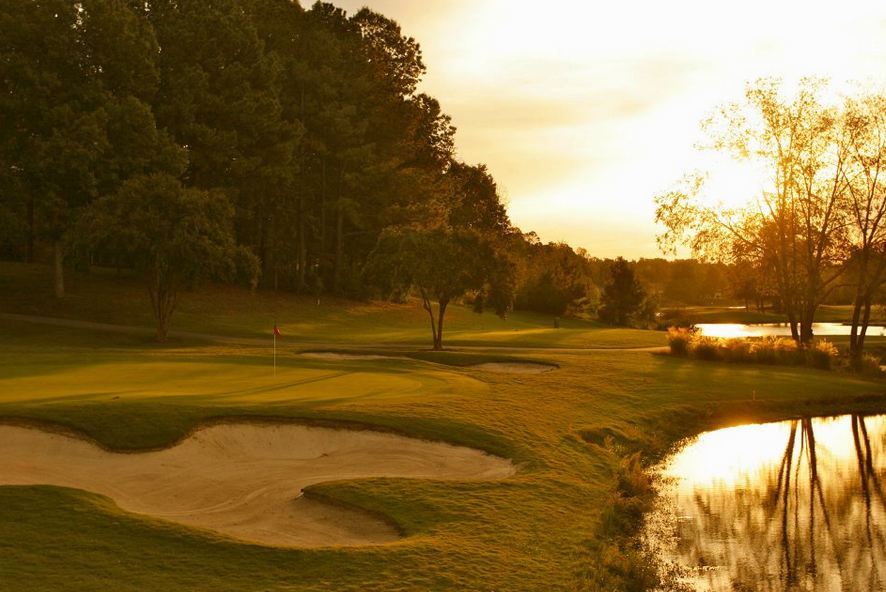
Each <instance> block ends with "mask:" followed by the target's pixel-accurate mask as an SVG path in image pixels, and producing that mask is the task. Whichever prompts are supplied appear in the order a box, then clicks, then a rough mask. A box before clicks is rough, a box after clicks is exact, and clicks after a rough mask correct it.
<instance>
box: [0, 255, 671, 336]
mask: <svg viewBox="0 0 886 592" xmlns="http://www.w3.org/2000/svg"><path fill="white" fill-rule="evenodd" d="M66 289H67V296H66V297H65V298H64V299H62V300H57V299H55V297H54V296H53V293H52V275H51V269H50V268H49V267H47V266H41V265H26V264H21V263H8V262H0V312H5V313H14V314H28V315H43V316H49V317H59V318H65V319H78V320H86V321H94V322H101V323H111V324H117V325H129V326H139V327H152V326H153V320H152V318H151V315H150V305H149V304H148V300H147V295H146V294H145V293H144V291H143V289H142V287H141V284H140V283H139V281H138V280H137V278H133V277H129V276H127V275H126V274H122V275H118V274H117V273H115V272H114V271H113V270H107V269H94V270H93V271H92V272H91V273H89V274H83V273H76V272H70V273H68V275H67V277H66ZM275 322H276V323H277V324H278V326H279V327H280V330H281V331H282V333H283V338H282V339H281V341H280V343H281V344H283V345H284V346H285V347H303V348H307V347H311V346H312V345H317V344H331V345H336V344H338V345H343V344H347V345H359V346H378V345H382V346H392V347H396V346H398V345H399V346H403V345H408V346H410V347H429V346H430V327H429V321H428V317H427V313H426V312H425V311H424V310H422V308H421V306H419V304H418V303H417V302H410V303H406V304H392V303H387V302H355V301H348V300H340V299H335V298H326V297H324V298H322V299H321V300H320V302H319V304H318V301H317V299H316V298H313V297H308V296H294V295H292V294H289V293H285V292H278V293H273V292H257V293H251V292H249V291H248V290H245V289H241V288H237V287H231V286H207V287H204V288H202V289H200V290H197V291H193V292H188V293H185V294H183V295H182V297H181V300H180V304H179V306H178V310H177V311H176V313H175V315H174V317H173V319H172V330H173V331H176V330H178V331H186V332H195V333H206V334H211V335H221V336H233V337H248V338H270V335H271V328H272V327H273V326H274V323H275ZM553 327H554V318H553V317H551V316H547V315H540V314H534V313H524V312H519V313H513V314H511V315H509V316H508V318H507V319H505V320H502V319H500V318H498V317H497V316H495V315H494V314H491V313H485V314H482V315H481V314H476V313H474V312H472V311H471V310H470V309H469V308H467V307H464V306H458V305H451V306H450V307H449V308H448V309H447V313H446V326H445V329H444V344H445V345H446V346H508V347H560V348H610V347H612V348H616V347H650V346H662V345H664V334H663V333H661V332H655V331H642V330H635V329H630V330H625V329H612V328H608V327H603V326H601V325H599V324H597V323H593V322H590V321H584V320H578V319H561V321H560V328H559V329H554V328H553Z"/></svg>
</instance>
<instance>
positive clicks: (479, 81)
mask: <svg viewBox="0 0 886 592" xmlns="http://www.w3.org/2000/svg"><path fill="white" fill-rule="evenodd" d="M333 2H334V3H335V4H336V5H339V6H341V7H342V8H345V9H346V10H348V11H349V12H351V13H353V12H354V11H356V10H357V9H359V8H360V7H361V6H363V5H368V6H370V8H372V9H374V10H376V11H378V12H381V13H382V14H385V15H386V16H389V17H391V18H393V19H395V20H397V21H398V22H399V23H400V24H401V25H402V27H403V30H404V32H405V33H406V34H408V35H410V36H413V37H415V38H416V39H417V40H418V41H419V42H420V43H421V46H422V50H423V52H424V58H425V63H426V65H427V67H428V74H427V76H426V77H425V81H424V83H423V87H422V90H424V91H425V92H428V93H429V94H431V95H433V96H435V97H436V98H437V99H439V100H440V102H441V104H442V105H443V108H444V110H445V111H446V112H447V113H449V114H450V115H452V117H453V121H454V123H455V125H456V127H457V128H458V133H457V137H456V144H457V148H458V152H459V157H460V158H462V159H463V160H465V161H467V162H469V163H472V164H474V163H479V162H483V163H486V164H487V165H488V166H489V168H490V171H491V172H492V174H493V175H494V176H495V178H496V180H497V181H498V183H499V185H500V187H501V188H502V193H503V195H504V196H505V198H506V200H507V202H508V211H509V212H510V215H511V219H512V221H513V222H514V223H515V224H516V225H517V226H519V227H520V228H522V229H523V230H524V231H529V230H535V231H536V232H538V234H539V236H540V237H541V238H542V239H543V240H545V241H559V240H565V241H567V242H569V243H570V244H571V245H573V246H575V247H584V248H586V249H588V251H590V253H591V254H592V255H595V256H600V257H611V256H616V255H624V256H626V257H629V258H634V257H641V256H642V257H652V256H658V255H659V252H658V249H657V248H656V245H655V235H656V232H657V229H656V226H655V224H654V220H653V216H654V207H653V205H652V198H653V196H654V195H655V194H656V193H658V192H660V191H662V190H665V189H667V188H668V187H669V186H670V185H671V184H672V183H673V182H674V181H676V180H677V179H679V178H680V177H681V176H682V175H683V173H685V172H689V171H690V170H692V169H694V168H696V167H697V166H698V165H699V163H700V162H705V166H709V167H713V168H714V169H718V170H719V171H720V172H721V174H720V180H719V184H718V185H716V186H718V187H723V188H724V191H727V192H729V191H732V192H733V193H738V194H741V193H743V192H748V191H753V187H752V186H750V185H749V184H748V183H747V182H744V183H742V182H741V180H742V178H741V174H740V173H736V172H735V170H734V169H731V168H730V167H728V166H726V165H723V166H719V165H718V162H719V161H711V160H710V157H704V156H699V154H698V152H696V150H695V149H694V146H695V144H696V143H697V141H698V140H699V139H700V134H699V122H700V121H701V119H702V118H704V117H705V116H706V115H707V114H709V113H710V112H711V111H712V109H713V108H714V107H716V106H717V105H718V104H721V103H723V102H726V101H729V100H737V99H740V98H741V95H742V91H743V88H744V85H745V83H746V82H747V81H749V80H753V79H756V78H759V77H761V76H781V77H784V78H785V79H786V80H788V81H790V80H794V79H797V78H799V77H801V76H807V75H815V76H828V77H831V78H833V79H834V80H835V81H836V82H843V81H846V80H860V81H862V82H864V83H865V84H875V85H881V84H883V83H884V82H886V0H848V1H847V0H843V1H836V0H832V1H830V2H819V1H818V0H807V1H805V2H788V1H782V0H749V1H731V2H720V1H717V0H707V1H696V0H667V1H657V2H656V1H649V2H638V1H633V2H631V1H618V0H610V1H607V2H598V1H596V0H591V1H586V2H582V1H580V0H545V1H544V2H539V1H529V0H333ZM705 158H707V160H705ZM738 197H741V196H740V195H734V196H731V197H728V198H727V200H730V199H737V198H738Z"/></svg>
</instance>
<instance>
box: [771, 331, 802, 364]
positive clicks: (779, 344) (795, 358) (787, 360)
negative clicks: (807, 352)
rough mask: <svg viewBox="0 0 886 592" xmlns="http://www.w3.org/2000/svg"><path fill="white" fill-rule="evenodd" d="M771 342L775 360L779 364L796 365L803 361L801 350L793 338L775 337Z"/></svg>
mask: <svg viewBox="0 0 886 592" xmlns="http://www.w3.org/2000/svg"><path fill="white" fill-rule="evenodd" d="M772 343H773V344H772V347H773V349H774V350H775V360H776V361H777V362H778V363H779V364H787V365H796V364H802V363H803V362H804V361H805V356H804V354H803V351H802V350H801V349H800V348H799V347H798V346H797V342H796V341H794V340H793V339H788V338H785V337H776V338H775V339H773V341H772Z"/></svg>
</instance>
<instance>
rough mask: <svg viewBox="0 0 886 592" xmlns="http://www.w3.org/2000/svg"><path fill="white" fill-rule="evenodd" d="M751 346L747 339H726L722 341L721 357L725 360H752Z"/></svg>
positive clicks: (739, 361)
mask: <svg viewBox="0 0 886 592" xmlns="http://www.w3.org/2000/svg"><path fill="white" fill-rule="evenodd" d="M751 347H752V346H751V342H750V341H748V340H747V339H742V338H735V339H727V340H726V341H724V342H723V343H722V354H723V359H724V360H726V361H727V362H738V363H741V362H745V363H747V362H753V361H754V356H753V354H752V353H751Z"/></svg>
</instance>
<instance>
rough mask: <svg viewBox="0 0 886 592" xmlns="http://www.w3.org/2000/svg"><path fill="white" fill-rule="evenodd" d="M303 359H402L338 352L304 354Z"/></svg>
mask: <svg viewBox="0 0 886 592" xmlns="http://www.w3.org/2000/svg"><path fill="white" fill-rule="evenodd" d="M301 357H303V358H310V359H312V360H396V359H403V358H397V357H395V356H382V355H378V354H344V353H339V352H304V353H303V354H301Z"/></svg>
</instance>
